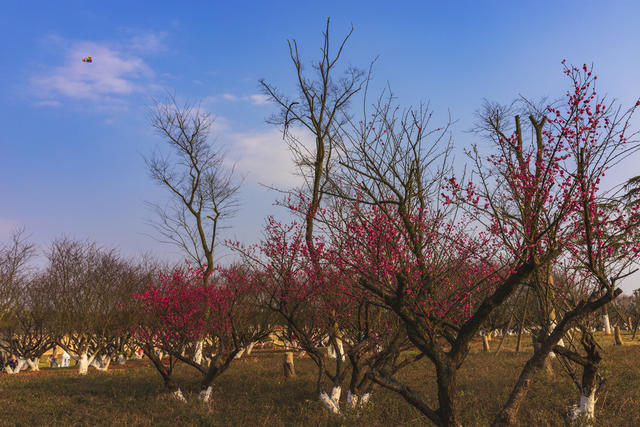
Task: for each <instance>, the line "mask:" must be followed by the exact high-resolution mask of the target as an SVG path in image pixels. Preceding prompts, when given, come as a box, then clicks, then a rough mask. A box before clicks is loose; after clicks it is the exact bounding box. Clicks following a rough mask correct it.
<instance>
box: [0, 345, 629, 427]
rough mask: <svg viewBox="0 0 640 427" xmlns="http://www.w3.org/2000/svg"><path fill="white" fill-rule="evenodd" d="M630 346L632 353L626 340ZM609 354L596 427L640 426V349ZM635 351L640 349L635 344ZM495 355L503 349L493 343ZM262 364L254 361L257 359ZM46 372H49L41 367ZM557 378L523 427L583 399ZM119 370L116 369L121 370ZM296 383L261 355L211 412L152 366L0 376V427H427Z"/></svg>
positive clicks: (473, 389) (480, 396) (219, 395)
mask: <svg viewBox="0 0 640 427" xmlns="http://www.w3.org/2000/svg"><path fill="white" fill-rule="evenodd" d="M625 338H627V343H628V341H629V337H628V336H625ZM600 341H601V343H602V344H603V346H604V348H605V361H604V362H603V365H604V366H603V369H604V371H605V372H606V375H607V378H608V382H607V386H606V390H605V391H604V393H603V395H602V396H601V398H600V400H599V401H598V404H597V406H596V413H597V417H598V425H606V426H638V425H640V363H638V361H640V346H638V345H626V346H623V347H615V346H613V338H612V337H600ZM636 343H638V341H636ZM492 346H493V349H494V350H495V348H496V347H497V342H496V341H495V340H494V341H493V342H492ZM514 347H515V343H514V340H513V339H512V338H511V337H510V338H509V339H508V341H507V342H506V346H505V348H504V349H503V351H502V352H501V353H500V354H499V355H496V354H493V353H482V352H480V351H479V350H481V343H480V341H478V342H477V343H475V344H474V348H473V351H472V354H471V355H470V356H469V358H468V360H467V362H466V363H465V365H464V367H463V368H462V370H461V372H460V374H459V384H460V386H459V392H460V399H459V401H460V407H461V412H462V421H463V424H464V425H465V426H466V425H469V426H475V425H478V426H483V425H488V424H489V423H490V421H491V419H492V417H493V416H494V415H495V413H496V411H497V410H498V408H499V407H500V405H501V404H502V403H503V402H504V401H505V399H506V396H507V395H508V393H509V390H510V388H511V386H512V385H513V383H514V382H515V379H516V377H517V375H518V372H519V368H520V367H521V366H522V365H523V363H524V362H525V360H526V359H527V357H528V354H529V352H530V347H529V348H526V349H525V350H526V351H525V352H522V353H515V352H513V350H512V349H513V348H514ZM254 355H255V356H254ZM43 365H44V363H43ZM554 367H555V370H556V373H557V375H556V376H555V377H546V376H544V375H543V376H541V377H539V378H538V379H537V380H536V382H535V384H534V387H533V390H532V392H531V393H530V396H529V400H528V401H527V403H526V404H525V406H524V407H523V408H522V410H521V413H520V415H521V417H520V419H521V421H522V425H530V426H545V425H551V426H556V425H563V423H564V415H565V413H566V411H567V408H568V406H569V405H571V404H573V403H574V402H575V401H576V399H577V390H576V389H575V387H574V386H573V385H572V384H571V382H570V380H569V379H568V378H567V376H566V375H564V374H563V373H562V368H561V367H560V365H559V364H557V362H555V365H554ZM116 368H117V367H116ZM296 371H297V373H298V376H297V377H296V378H295V379H293V380H290V381H285V380H284V379H283V377H282V367H281V355H280V354H278V353H273V352H270V351H262V352H261V351H259V352H254V354H253V355H252V356H251V357H249V358H244V359H242V360H240V361H237V362H234V364H233V365H232V367H231V369H230V370H229V371H228V372H227V373H225V374H224V375H223V376H222V377H221V378H220V379H219V381H218V382H217V383H216V384H215V387H214V395H213V399H212V402H211V403H210V404H209V405H203V404H201V403H199V402H198V401H197V399H195V394H193V391H194V390H196V389H197V382H198V376H197V375H196V374H195V373H194V372H193V371H192V370H189V369H187V368H181V369H179V370H178V379H179V381H180V382H181V383H183V384H185V389H186V391H187V397H188V398H189V403H187V404H181V403H178V402H176V401H174V400H173V399H171V398H170V397H169V396H168V395H167V394H166V392H165V391H164V389H163V385H162V383H161V381H160V377H159V376H158V375H157V374H156V373H155V371H154V370H153V368H152V367H150V366H148V365H147V364H146V363H140V362H131V363H129V364H127V369H114V370H112V371H111V372H107V373H102V372H98V371H94V370H91V371H90V373H89V375H87V376H86V377H79V376H78V375H77V374H76V371H75V369H72V368H70V369H43V370H42V371H41V372H39V373H33V374H31V373H22V374H18V375H12V376H9V375H6V374H1V375H0V424H2V425H25V426H33V425H57V426H59V425H181V426H182V425H194V426H195V425H233V426H235V425H237V426H245V425H268V426H281V425H300V426H315V425H360V426H414V425H428V424H429V423H428V421H427V420H426V419H425V418H424V417H422V416H421V415H420V413H419V412H418V411H416V410H415V409H413V408H412V407H411V406H409V405H407V404H406V403H404V401H402V400H401V399H400V398H398V397H397V396H395V395H394V394H392V393H389V392H386V391H384V390H380V389H376V391H375V392H374V396H373V403H372V405H371V406H370V407H369V408H368V409H367V410H366V411H364V412H363V413H362V414H360V415H358V414H350V413H347V414H345V416H344V417H336V416H333V415H330V414H328V413H327V411H326V410H325V409H324V408H322V407H321V406H320V404H319V403H317V401H316V396H315V393H314V369H313V365H312V363H311V361H310V360H309V359H305V358H300V359H296ZM402 376H403V377H404V378H405V379H406V380H407V381H409V382H410V383H411V384H412V385H413V386H415V387H416V388H418V389H422V390H423V391H424V392H425V393H429V394H430V395H433V389H434V387H433V383H434V376H433V373H432V372H430V371H429V370H428V368H427V365H426V364H425V365H419V366H416V367H413V368H411V369H409V370H407V371H406V372H404V373H403V375H402ZM189 391H191V393H189Z"/></svg>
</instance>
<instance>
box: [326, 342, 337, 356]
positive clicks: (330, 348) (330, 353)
mask: <svg viewBox="0 0 640 427" xmlns="http://www.w3.org/2000/svg"><path fill="white" fill-rule="evenodd" d="M327 357H328V358H329V359H335V358H336V350H335V349H334V348H333V345H332V344H329V346H328V347H327Z"/></svg>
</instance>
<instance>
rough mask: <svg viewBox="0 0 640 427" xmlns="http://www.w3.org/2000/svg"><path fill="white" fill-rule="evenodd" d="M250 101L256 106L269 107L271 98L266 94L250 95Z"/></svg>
mask: <svg viewBox="0 0 640 427" xmlns="http://www.w3.org/2000/svg"><path fill="white" fill-rule="evenodd" d="M249 99H251V103H252V104H254V105H267V104H268V103H269V97H268V96H267V95H264V94H254V95H249Z"/></svg>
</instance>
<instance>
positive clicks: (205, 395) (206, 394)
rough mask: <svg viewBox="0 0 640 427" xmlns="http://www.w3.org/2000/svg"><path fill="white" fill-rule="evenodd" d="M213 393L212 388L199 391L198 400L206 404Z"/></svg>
mask: <svg viewBox="0 0 640 427" xmlns="http://www.w3.org/2000/svg"><path fill="white" fill-rule="evenodd" d="M212 392H213V387H211V386H209V387H207V388H206V389H204V390H200V396H199V397H200V400H202V401H203V402H205V403H207V402H209V400H211V393H212Z"/></svg>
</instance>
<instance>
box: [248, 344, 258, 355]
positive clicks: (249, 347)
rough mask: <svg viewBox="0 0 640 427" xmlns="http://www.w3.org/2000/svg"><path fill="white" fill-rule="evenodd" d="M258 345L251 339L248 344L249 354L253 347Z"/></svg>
mask: <svg viewBox="0 0 640 427" xmlns="http://www.w3.org/2000/svg"><path fill="white" fill-rule="evenodd" d="M255 345H256V342H255V341H251V342H250V343H249V345H248V346H247V356H249V355H250V354H251V352H252V351H253V347H254V346H255Z"/></svg>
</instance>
